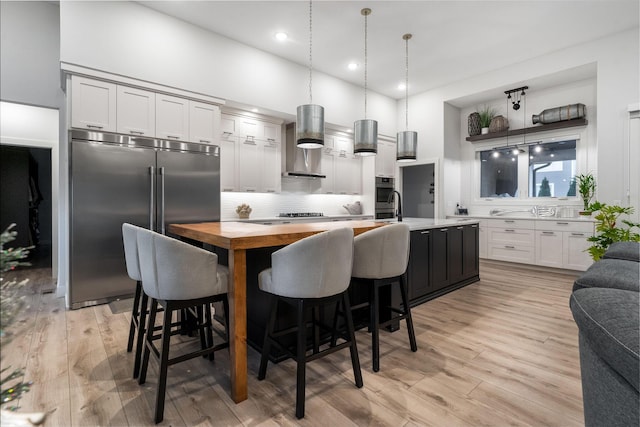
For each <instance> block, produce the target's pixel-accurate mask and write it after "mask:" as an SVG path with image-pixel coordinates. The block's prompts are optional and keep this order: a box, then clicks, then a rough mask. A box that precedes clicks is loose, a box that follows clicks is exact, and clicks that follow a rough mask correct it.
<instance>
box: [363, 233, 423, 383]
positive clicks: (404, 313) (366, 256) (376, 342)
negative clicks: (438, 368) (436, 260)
mask: <svg viewBox="0 0 640 427" xmlns="http://www.w3.org/2000/svg"><path fill="white" fill-rule="evenodd" d="M409 233H410V231H409V226H408V225H406V224H390V225H386V226H383V227H379V228H375V229H373V230H369V231H366V232H364V233H362V234H360V235H358V236H356V238H355V239H354V242H353V244H354V254H353V272H352V273H351V276H352V277H353V278H355V279H359V280H357V281H360V282H362V281H364V282H365V283H367V284H368V286H369V301H368V302H366V303H364V304H359V305H354V306H353V307H352V309H354V310H356V309H358V308H361V307H364V306H369V329H370V330H371V350H372V353H373V371H374V372H378V371H379V370H380V328H383V327H385V326H387V325H390V324H391V323H395V322H398V321H399V320H402V319H405V320H406V322H407V330H408V333H409V343H410V346H411V351H414V352H415V351H417V350H418V347H417V344H416V336H415V332H414V330H413V320H412V318H411V307H410V306H409V298H408V295H407V286H406V283H405V278H404V274H405V272H406V270H407V264H408V263H409V243H410V234H409ZM396 283H397V284H398V285H399V286H400V295H401V297H402V307H389V309H390V311H391V312H392V313H395V314H397V316H392V317H391V318H390V319H388V320H385V321H383V322H381V321H380V297H379V290H380V288H381V287H383V286H392V285H394V284H396Z"/></svg>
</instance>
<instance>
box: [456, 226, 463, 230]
mask: <svg viewBox="0 0 640 427" xmlns="http://www.w3.org/2000/svg"><path fill="white" fill-rule="evenodd" d="M463 228H464V227H456V229H458V230H462V229H463Z"/></svg>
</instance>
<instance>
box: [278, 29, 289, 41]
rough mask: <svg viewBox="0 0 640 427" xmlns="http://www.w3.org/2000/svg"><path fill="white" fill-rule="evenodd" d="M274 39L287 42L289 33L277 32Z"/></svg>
mask: <svg viewBox="0 0 640 427" xmlns="http://www.w3.org/2000/svg"><path fill="white" fill-rule="evenodd" d="M274 37H275V38H276V40H279V41H281V42H282V41H285V40H286V39H287V38H288V37H289V36H288V35H287V33H285V32H283V31H280V32H277V33H276V34H275V36H274Z"/></svg>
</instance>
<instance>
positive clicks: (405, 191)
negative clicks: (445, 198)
mask: <svg viewBox="0 0 640 427" xmlns="http://www.w3.org/2000/svg"><path fill="white" fill-rule="evenodd" d="M400 170H401V171H402V199H403V206H402V209H403V214H404V216H406V217H414V218H433V217H434V208H435V200H436V199H435V195H436V194H435V192H436V189H435V174H434V170H435V169H434V164H433V163H429V164H426V165H415V166H403V167H401V168H400Z"/></svg>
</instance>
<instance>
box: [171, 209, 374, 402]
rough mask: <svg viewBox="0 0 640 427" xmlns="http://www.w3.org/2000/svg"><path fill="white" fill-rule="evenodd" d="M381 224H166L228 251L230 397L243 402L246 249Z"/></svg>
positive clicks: (359, 230) (175, 232)
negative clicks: (343, 229) (332, 231)
mask: <svg viewBox="0 0 640 427" xmlns="http://www.w3.org/2000/svg"><path fill="white" fill-rule="evenodd" d="M383 225H385V223H384V222H376V221H372V220H368V221H330V222H314V223H297V224H296V223H290V224H278V225H263V224H254V223H247V222H203V223H190V224H170V225H169V230H168V231H169V233H171V234H173V235H177V236H180V237H185V238H187V239H191V240H194V241H197V242H201V243H208V244H210V245H213V246H217V247H220V248H224V249H227V250H228V251H229V259H228V262H229V265H228V267H229V289H228V295H229V325H228V326H227V327H228V330H229V340H230V343H229V360H230V363H229V364H230V374H231V398H232V399H233V400H234V402H236V403H239V402H242V401H243V400H246V399H247V396H248V391H247V250H248V249H256V248H267V247H273V246H284V245H288V244H291V243H293V242H296V241H298V240H300V239H303V238H305V237H308V236H311V235H313V234H317V233H321V232H323V231H328V230H334V229H337V228H344V227H348V228H352V229H353V232H354V235H358V234H360V233H363V232H365V231H368V230H372V229H374V228H377V227H381V226H383Z"/></svg>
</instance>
